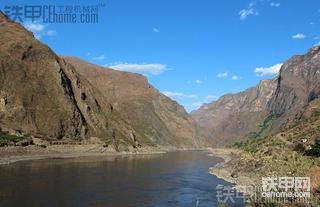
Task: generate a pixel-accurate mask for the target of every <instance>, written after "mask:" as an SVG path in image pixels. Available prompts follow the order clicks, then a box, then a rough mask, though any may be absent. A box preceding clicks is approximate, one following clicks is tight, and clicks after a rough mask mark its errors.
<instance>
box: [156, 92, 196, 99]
mask: <svg viewBox="0 0 320 207" xmlns="http://www.w3.org/2000/svg"><path fill="white" fill-rule="evenodd" d="M162 93H163V94H164V95H166V96H168V97H170V98H172V99H177V98H180V99H181V98H189V99H196V98H198V96H197V95H195V94H185V93H181V92H170V91H164V92H162Z"/></svg>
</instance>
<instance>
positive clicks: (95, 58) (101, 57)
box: [92, 55, 106, 60]
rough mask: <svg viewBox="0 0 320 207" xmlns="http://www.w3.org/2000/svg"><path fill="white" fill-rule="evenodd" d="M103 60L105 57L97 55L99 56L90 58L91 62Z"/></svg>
mask: <svg viewBox="0 0 320 207" xmlns="http://www.w3.org/2000/svg"><path fill="white" fill-rule="evenodd" d="M104 59H106V56H105V55H99V56H96V57H93V58H92V60H104Z"/></svg>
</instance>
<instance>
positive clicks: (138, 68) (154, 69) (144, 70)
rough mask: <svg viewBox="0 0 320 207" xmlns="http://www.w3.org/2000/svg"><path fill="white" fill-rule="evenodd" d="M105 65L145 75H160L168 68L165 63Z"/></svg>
mask: <svg viewBox="0 0 320 207" xmlns="http://www.w3.org/2000/svg"><path fill="white" fill-rule="evenodd" d="M105 67H110V68H113V69H115V70H120V71H127V72H132V73H140V74H143V75H148V74H151V75H158V74H160V73H162V72H164V71H166V70H168V68H167V66H166V65H164V64H146V63H142V64H132V63H116V64H111V65H105Z"/></svg>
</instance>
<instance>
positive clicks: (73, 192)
mask: <svg viewBox="0 0 320 207" xmlns="http://www.w3.org/2000/svg"><path fill="white" fill-rule="evenodd" d="M219 161H221V160H220V159H219V158H214V157H208V156H206V154H205V153H204V152H196V151H192V152H191V151H188V152H172V153H167V154H153V155H131V156H109V157H90V158H77V159H48V160H37V161H27V162H21V163H16V164H13V165H8V166H1V167H0V186H1V187H0V196H1V197H0V206H108V207H109V206H110V207H129V206H130V207H131V206H134V207H136V206H139V207H140V206H156V207H167V206H198V207H202V206H203V207H209V206H210V207H214V206H217V205H218V204H217V199H216V192H215V189H216V186H217V185H218V184H224V185H228V183H226V182H225V181H223V180H221V179H218V178H216V177H215V176H212V175H209V174H208V168H209V167H211V166H213V165H214V164H216V163H217V162H219ZM233 206H243V205H242V204H241V203H239V202H238V203H237V204H234V205H233Z"/></svg>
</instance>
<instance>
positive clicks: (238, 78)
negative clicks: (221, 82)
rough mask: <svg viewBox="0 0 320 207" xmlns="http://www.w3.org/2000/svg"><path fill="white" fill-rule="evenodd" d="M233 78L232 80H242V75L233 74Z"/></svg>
mask: <svg viewBox="0 0 320 207" xmlns="http://www.w3.org/2000/svg"><path fill="white" fill-rule="evenodd" d="M231 79H232V80H241V79H242V77H240V76H237V75H233V76H232V77H231Z"/></svg>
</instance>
